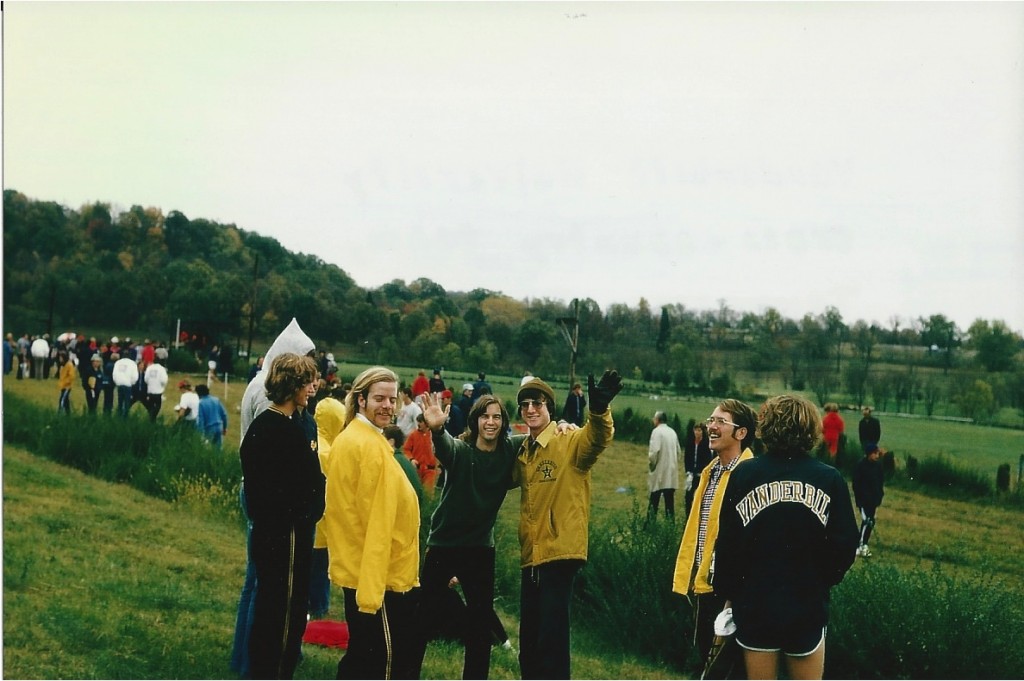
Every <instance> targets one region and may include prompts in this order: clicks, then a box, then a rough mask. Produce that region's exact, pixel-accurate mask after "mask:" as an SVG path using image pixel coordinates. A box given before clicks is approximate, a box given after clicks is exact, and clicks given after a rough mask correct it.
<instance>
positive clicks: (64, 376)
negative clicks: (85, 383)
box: [57, 359, 78, 390]
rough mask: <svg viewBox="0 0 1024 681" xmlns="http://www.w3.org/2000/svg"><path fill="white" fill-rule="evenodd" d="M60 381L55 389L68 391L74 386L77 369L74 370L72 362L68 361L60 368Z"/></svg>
mask: <svg viewBox="0 0 1024 681" xmlns="http://www.w3.org/2000/svg"><path fill="white" fill-rule="evenodd" d="M59 376H60V380H59V381H58V382H57V387H58V388H59V389H61V390H70V389H71V388H72V387H74V385H75V379H76V378H78V369H76V368H75V364H74V362H72V361H71V360H70V359H69V360H68V361H66V362H64V364H63V365H62V366H61V368H60V374H59Z"/></svg>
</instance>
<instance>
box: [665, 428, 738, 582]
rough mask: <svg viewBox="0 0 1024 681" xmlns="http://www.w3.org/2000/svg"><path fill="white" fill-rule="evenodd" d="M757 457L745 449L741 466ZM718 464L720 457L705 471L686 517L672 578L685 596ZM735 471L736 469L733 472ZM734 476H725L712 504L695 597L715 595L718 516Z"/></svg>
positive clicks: (712, 461) (729, 473)
mask: <svg viewBox="0 0 1024 681" xmlns="http://www.w3.org/2000/svg"><path fill="white" fill-rule="evenodd" d="M753 457H754V453H753V452H752V451H750V448H747V449H744V450H743V453H742V454H740V463H743V462H744V461H746V460H747V459H751V458H753ZM716 463H718V457H717V456H716V457H715V458H714V459H712V460H711V463H709V464H708V465H707V466H705V467H704V470H703V471H701V474H700V483H699V484H698V485H697V490H696V491H695V492H694V493H693V508H692V509H690V513H689V515H687V517H686V529H684V530H683V540H682V542H680V544H679V555H678V556H677V557H676V572H675V576H674V577H673V578H672V591H674V592H675V593H677V594H683V595H684V596H686V595H688V594H689V593H690V575H691V574H692V573H693V561H694V560H695V557H696V555H697V531H698V529H699V525H700V503H701V500H702V499H703V498H704V490H706V489H707V488H708V480H709V479H710V477H711V469H712V468H713V467H714V466H715V464H716ZM737 465H739V464H737ZM733 470H736V469H735V468H733ZM731 474H732V471H731V470H727V471H723V472H722V479H721V480H719V481H718V487H717V488H715V498H714V499H713V500H712V501H711V512H710V513H709V514H708V527H707V534H706V537H705V540H704V554H703V555H702V556H701V560H700V565H699V566H697V574H696V575H695V576H694V578H693V593H695V594H709V593H712V592H714V587H712V585H711V568H712V566H713V565H714V562H715V542H716V541H718V516H719V514H720V513H721V511H722V499H724V498H725V488H726V487H727V486H728V485H729V476H730V475H731Z"/></svg>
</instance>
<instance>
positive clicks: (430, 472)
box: [402, 413, 438, 496]
mask: <svg viewBox="0 0 1024 681" xmlns="http://www.w3.org/2000/svg"><path fill="white" fill-rule="evenodd" d="M402 449H403V451H405V455H406V456H408V457H409V460H410V461H412V462H413V463H414V464H416V470H417V472H419V474H420V482H422V483H423V489H424V491H426V493H427V494H428V495H429V496H433V495H434V483H435V482H436V481H437V473H438V469H437V456H435V455H434V442H433V440H432V439H431V436H430V428H428V427H427V423H426V421H425V420H424V418H423V414H422V413H421V414H419V415H418V416H416V430H414V431H413V432H411V433H409V437H407V438H406V440H405V444H404V445H402Z"/></svg>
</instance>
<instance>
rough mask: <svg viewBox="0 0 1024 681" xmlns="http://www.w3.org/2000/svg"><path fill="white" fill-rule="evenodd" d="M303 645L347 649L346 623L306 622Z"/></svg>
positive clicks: (329, 621) (328, 621) (331, 621)
mask: <svg viewBox="0 0 1024 681" xmlns="http://www.w3.org/2000/svg"><path fill="white" fill-rule="evenodd" d="M302 642H303V643H311V644H313V645H315V646H327V647H328V648H343V649H344V648H348V623H347V622H336V621H334V620H310V621H309V622H306V633H305V634H303V635H302Z"/></svg>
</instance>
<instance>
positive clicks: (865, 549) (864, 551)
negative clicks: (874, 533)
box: [857, 544, 871, 558]
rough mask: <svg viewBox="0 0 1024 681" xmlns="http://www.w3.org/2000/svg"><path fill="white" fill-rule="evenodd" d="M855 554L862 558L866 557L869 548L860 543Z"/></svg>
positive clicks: (869, 551) (869, 553)
mask: <svg viewBox="0 0 1024 681" xmlns="http://www.w3.org/2000/svg"><path fill="white" fill-rule="evenodd" d="M857 555H858V556H861V557H863V558H867V557H868V556H870V555H871V549H869V548H868V547H867V546H866V545H865V544H861V545H860V546H858V547H857Z"/></svg>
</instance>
